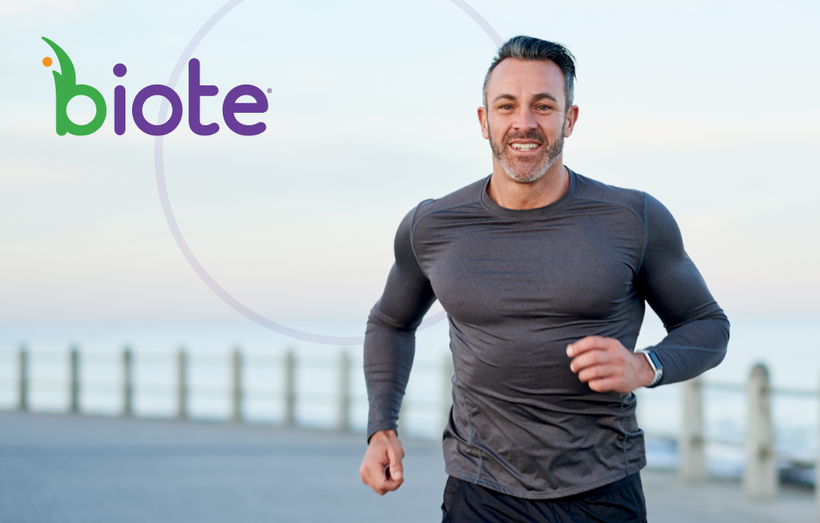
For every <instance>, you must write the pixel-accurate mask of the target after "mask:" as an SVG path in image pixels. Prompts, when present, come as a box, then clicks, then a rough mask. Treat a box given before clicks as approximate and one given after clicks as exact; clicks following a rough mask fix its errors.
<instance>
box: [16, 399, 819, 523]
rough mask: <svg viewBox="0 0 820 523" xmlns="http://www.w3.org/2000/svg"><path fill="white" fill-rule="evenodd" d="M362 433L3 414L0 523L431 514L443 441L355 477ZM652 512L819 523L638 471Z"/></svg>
mask: <svg viewBox="0 0 820 523" xmlns="http://www.w3.org/2000/svg"><path fill="white" fill-rule="evenodd" d="M364 450H365V442H364V438H363V437H362V436H361V435H359V434H356V435H337V434H332V433H327V432H312V431H307V430H282V429H275V428H270V427H262V426H253V425H238V426H236V425H229V424H221V423H205V422H175V421H154V420H144V419H140V420H130V419H120V418H103V417H75V416H64V415H44V414H15V413H3V414H0V521H2V522H9V523H28V522H32V523H33V522H36V523H51V522H55V523H56V522H77V523H97V522H99V523H132V522H133V523H136V522H146V523H148V522H150V523H164V522H168V523H186V522H192V523H193V522H196V523H211V522H213V523H228V522H230V523H252V522H263V521H264V522H266V523H269V522H279V521H283V522H333V523H346V522H356V523H360V522H371V521H372V522H378V521H386V522H390V523H404V522H408V523H410V522H412V523H419V522H436V521H440V519H441V513H440V510H439V505H440V504H441V492H442V488H443V486H444V481H445V479H446V477H445V475H444V472H443V470H444V464H443V461H442V458H441V449H440V446H439V445H438V444H436V443H431V442H424V441H406V442H405V450H406V453H407V457H406V459H405V474H406V478H407V479H406V482H405V484H404V485H403V486H402V487H401V488H400V489H399V490H398V491H397V492H394V493H390V494H388V495H386V496H384V497H379V496H377V495H376V494H374V493H373V492H371V491H370V490H369V489H368V488H367V487H365V486H364V485H362V484H361V482H360V481H359V475H358V469H359V465H360V463H361V459H362V456H363V453H364ZM642 478H643V483H644V489H645V491H646V497H647V503H648V511H649V517H650V521H653V522H664V523H666V522H668V523H678V522H681V523H682V522H687V523H691V522H697V523H711V522H715V523H718V522H720V523H734V522H744V523H757V522H780V521H782V522H790V523H791V522H811V521H816V515H815V506H814V499H813V496H812V494H811V492H809V491H807V490H790V489H784V490H783V492H782V493H781V496H780V497H779V499H778V500H777V501H776V502H773V503H760V504H750V503H747V502H745V501H744V500H743V496H742V492H741V489H740V485H739V484H738V483H736V482H711V483H709V484H707V485H704V486H699V487H686V486H682V485H680V484H679V483H678V482H677V480H676V479H675V477H674V475H672V474H669V473H665V472H658V471H644V472H643V473H642Z"/></svg>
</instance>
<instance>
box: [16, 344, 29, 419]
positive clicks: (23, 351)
mask: <svg viewBox="0 0 820 523" xmlns="http://www.w3.org/2000/svg"><path fill="white" fill-rule="evenodd" d="M19 364H20V367H19V371H20V376H19V382H18V385H19V387H20V391H19V397H18V404H17V408H18V409H19V410H20V411H21V412H26V411H27V410H28V347H26V345H25V344H21V345H20V359H19Z"/></svg>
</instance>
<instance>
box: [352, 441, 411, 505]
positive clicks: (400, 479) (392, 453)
mask: <svg viewBox="0 0 820 523" xmlns="http://www.w3.org/2000/svg"><path fill="white" fill-rule="evenodd" d="M402 459H404V447H402V445H401V441H399V437H398V436H397V435H396V431H395V430H380V431H379V432H376V433H375V434H373V436H371V438H370V446H369V447H367V452H365V454H364V461H363V462H362V468H360V469H359V476H361V478H362V482H363V483H364V484H365V485H368V486H369V487H370V488H372V489H373V490H374V491H376V493H377V494H378V495H380V496H384V495H385V494H386V493H387V492H389V491H391V490H396V489H397V488H399V487H400V486H401V484H402V483H404V469H403V468H402V466H401V460H402Z"/></svg>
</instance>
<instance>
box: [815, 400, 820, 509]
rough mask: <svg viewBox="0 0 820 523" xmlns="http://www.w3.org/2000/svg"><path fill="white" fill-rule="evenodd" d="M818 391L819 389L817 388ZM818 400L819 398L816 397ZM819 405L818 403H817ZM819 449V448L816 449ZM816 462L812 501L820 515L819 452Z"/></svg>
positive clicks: (819, 452)
mask: <svg viewBox="0 0 820 523" xmlns="http://www.w3.org/2000/svg"><path fill="white" fill-rule="evenodd" d="M818 391H820V388H818ZM818 399H820V397H818ZM818 405H820V402H818ZM818 449H820V447H818ZM816 459H817V461H815V462H814V500H815V504H816V505H817V510H818V514H820V450H819V451H818V453H817V458H816Z"/></svg>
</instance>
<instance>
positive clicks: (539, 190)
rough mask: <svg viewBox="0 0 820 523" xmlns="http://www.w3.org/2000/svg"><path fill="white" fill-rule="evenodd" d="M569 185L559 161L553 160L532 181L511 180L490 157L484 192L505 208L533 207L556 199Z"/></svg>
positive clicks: (542, 205) (547, 203) (562, 165)
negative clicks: (490, 175)
mask: <svg viewBox="0 0 820 523" xmlns="http://www.w3.org/2000/svg"><path fill="white" fill-rule="evenodd" d="M568 189H569V171H568V170H567V168H566V167H564V163H563V162H562V161H560V159H559V161H556V162H555V164H553V165H552V166H551V167H550V168H549V169H548V170H547V172H546V173H544V175H543V176H541V177H540V178H538V179H537V180H535V181H533V182H528V183H523V182H518V181H516V180H513V179H512V178H511V177H510V176H509V175H508V174H507V173H506V172H505V171H504V169H503V167H501V166H500V165H497V164H496V162H495V161H493V176H492V178H491V179H490V184H489V185H488V186H487V195H488V196H489V197H490V199H491V200H492V201H494V202H495V203H497V204H498V205H500V206H501V207H504V208H506V209H517V210H523V209H537V208H539V207H546V206H547V205H549V204H551V203H554V202H556V201H558V200H559V199H560V198H561V197H562V196H563V195H564V194H566V192H567V190H568Z"/></svg>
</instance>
